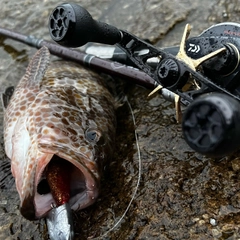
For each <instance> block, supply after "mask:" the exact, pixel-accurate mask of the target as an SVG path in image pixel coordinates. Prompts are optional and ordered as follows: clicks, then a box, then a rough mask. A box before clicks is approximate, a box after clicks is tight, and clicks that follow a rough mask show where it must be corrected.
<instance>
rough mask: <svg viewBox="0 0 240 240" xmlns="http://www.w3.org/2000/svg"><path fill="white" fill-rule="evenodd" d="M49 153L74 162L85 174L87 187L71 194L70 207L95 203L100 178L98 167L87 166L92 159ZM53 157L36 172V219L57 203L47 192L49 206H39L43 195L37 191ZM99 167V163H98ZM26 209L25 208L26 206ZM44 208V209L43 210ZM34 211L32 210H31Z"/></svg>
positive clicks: (82, 156)
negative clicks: (97, 174) (92, 168)
mask: <svg viewBox="0 0 240 240" xmlns="http://www.w3.org/2000/svg"><path fill="white" fill-rule="evenodd" d="M48 154H49V155H51V156H52V157H53V155H57V156H59V157H60V158H63V159H65V160H66V161H68V162H70V163H71V164H73V165H74V166H75V167H76V169H78V170H79V171H81V173H82V174H83V176H84V181H85V189H84V190H83V191H82V192H79V193H77V194H74V195H73V196H71V198H70V201H69V205H70V207H71V208H72V209H73V210H74V211H76V210H79V209H82V208H85V207H87V206H89V205H91V204H93V203H94V202H95V201H96V198H97V196H98V194H99V191H98V188H99V178H98V177H97V176H96V172H97V169H94V170H93V171H91V170H90V169H89V168H88V167H87V166H86V164H85V163H86V162H91V160H90V159H88V158H87V156H85V155H83V154H81V153H78V154H76V156H77V158H76V156H75V158H73V157H72V156H68V155H66V154H64V153H63V152H57V153H53V152H51V153H49V152H48ZM52 157H51V158H50V159H49V161H46V162H45V164H44V165H42V167H41V168H39V169H38V170H37V174H36V178H35V183H36V184H35V195H34V198H33V203H34V209H35V219H39V218H42V217H45V216H46V214H47V213H48V212H49V211H50V210H51V205H52V204H56V203H55V201H54V199H53V197H52V195H51V193H48V194H45V196H44V197H46V199H47V201H46V202H47V203H46V204H48V207H47V208H45V207H44V208H42V209H41V207H39V206H40V199H41V196H42V195H40V194H39V193H38V192H37V186H38V184H39V183H40V181H41V180H42V179H44V178H45V176H44V171H45V169H46V167H47V165H48V163H49V162H50V161H51V159H52ZM96 167H97V165H96ZM24 209H25V208H24ZM43 209H44V210H43ZM31 212H32V210H31Z"/></svg>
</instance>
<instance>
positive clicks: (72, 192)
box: [21, 154, 98, 220]
mask: <svg viewBox="0 0 240 240" xmlns="http://www.w3.org/2000/svg"><path fill="white" fill-rule="evenodd" d="M97 186H98V184H97V183H96V181H95V178H94V177H93V175H92V174H91V172H90V171H86V169H84V168H83V167H82V168H81V167H80V165H78V166H76V165H75V164H74V163H72V162H71V161H69V160H66V159H64V158H61V157H59V156H58V155H55V154H54V155H53V157H52V158H51V160H50V161H49V163H48V164H47V165H46V166H45V168H44V170H43V171H42V173H41V175H40V177H39V180H38V181H37V184H36V186H35V194H34V197H28V198H25V199H24V201H23V202H22V205H21V213H22V215H23V216H24V217H25V218H27V219H30V220H33V219H38V218H42V217H45V216H46V214H47V213H48V212H49V211H50V210H51V209H52V207H54V206H60V205H63V204H65V203H68V204H69V205H70V207H71V209H72V210H74V211H76V210H79V209H82V208H86V207H87V206H89V205H91V204H92V203H93V202H95V199H96V198H97V196H98V188H97ZM31 205H32V206H31ZM31 209H32V210H31Z"/></svg>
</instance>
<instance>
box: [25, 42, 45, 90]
mask: <svg viewBox="0 0 240 240" xmlns="http://www.w3.org/2000/svg"><path fill="white" fill-rule="evenodd" d="M49 59H50V52H49V50H48V48H47V47H45V46H43V47H42V48H40V49H39V50H38V51H37V52H36V53H35V55H34V56H33V58H32V60H31V61H30V63H29V65H28V67H27V70H26V73H25V75H24V76H23V84H24V87H30V86H33V87H34V86H36V85H39V83H40V82H41V80H42V78H43V76H44V74H45V72H46V70H47V68H48V64H49Z"/></svg>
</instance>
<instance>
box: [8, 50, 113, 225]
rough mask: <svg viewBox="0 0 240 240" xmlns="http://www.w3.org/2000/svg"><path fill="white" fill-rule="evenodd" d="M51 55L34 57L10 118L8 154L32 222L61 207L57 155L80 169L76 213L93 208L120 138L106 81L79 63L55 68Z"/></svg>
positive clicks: (75, 181) (74, 177)
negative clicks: (51, 166)
mask: <svg viewBox="0 0 240 240" xmlns="http://www.w3.org/2000/svg"><path fill="white" fill-rule="evenodd" d="M49 55H50V54H49V51H48V49H47V48H46V47H43V48H41V49H40V50H39V51H38V52H37V53H36V54H35V55H34V57H33V59H32V60H31V62H30V63H29V66H28V68H27V70H26V74H25V75H24V76H23V77H22V79H21V80H20V82H19V84H18V86H17V87H16V89H15V91H14V93H13V96H12V97H11V100H10V103H9V104H8V106H7V109H6V111H5V116H4V141H5V151H6V154H7V156H8V157H9V158H10V159H11V170H12V174H13V176H14V177H15V180H16V187H17V190H18V193H19V196H20V201H21V204H20V211H21V213H22V215H23V216H24V217H25V218H27V219H29V220H33V219H38V218H41V217H44V216H46V214H47V212H48V211H49V210H50V209H51V204H52V203H55V202H54V199H53V196H52V194H51V193H50V190H49V191H48V190H47V187H46V179H45V178H46V176H45V170H46V167H47V165H48V163H49V161H50V160H51V159H52V158H54V156H58V157H60V158H63V159H66V160H67V161H69V162H71V163H72V164H73V165H74V167H73V168H72V171H71V172H70V173H68V174H71V199H70V201H69V204H70V206H71V208H72V209H73V210H79V209H82V208H85V207H87V206H89V205H91V204H92V203H93V202H94V201H95V200H96V197H97V196H98V192H99V182H100V176H101V169H102V165H103V164H104V161H105V160H106V159H107V158H110V157H111V154H112V152H113V145H114V138H115V125H116V119H115V109H114V108H115V107H114V98H113V96H112V95H111V94H110V92H109V91H108V89H107V88H106V86H105V85H104V81H103V79H101V78H100V76H99V75H98V74H96V73H93V72H91V71H90V70H86V69H84V68H82V67H80V66H79V65H77V64H75V63H71V62H64V61H56V62H52V63H50V64H49ZM48 65H49V66H48Z"/></svg>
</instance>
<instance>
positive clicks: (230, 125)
mask: <svg viewBox="0 0 240 240" xmlns="http://www.w3.org/2000/svg"><path fill="white" fill-rule="evenodd" d="M182 130H183V135H184V138H185V140H186V142H187V143H188V145H189V146H190V147H191V148H192V149H193V150H195V151H196V152H199V153H202V154H204V155H206V156H210V157H223V156H226V155H228V154H230V153H232V152H234V151H235V150H237V149H238V148H239V147H240V103H239V102H238V101H237V100H236V99H234V98H232V97H230V96H227V95H226V94H223V93H212V94H205V95H202V96H201V97H199V98H197V99H196V100H195V101H194V102H193V103H192V104H190V105H189V107H188V108H187V109H186V111H185V113H184V116H183V121H182Z"/></svg>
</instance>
